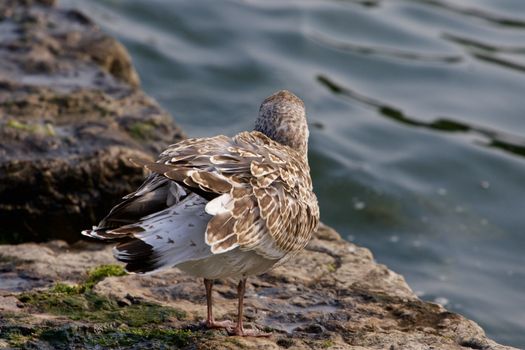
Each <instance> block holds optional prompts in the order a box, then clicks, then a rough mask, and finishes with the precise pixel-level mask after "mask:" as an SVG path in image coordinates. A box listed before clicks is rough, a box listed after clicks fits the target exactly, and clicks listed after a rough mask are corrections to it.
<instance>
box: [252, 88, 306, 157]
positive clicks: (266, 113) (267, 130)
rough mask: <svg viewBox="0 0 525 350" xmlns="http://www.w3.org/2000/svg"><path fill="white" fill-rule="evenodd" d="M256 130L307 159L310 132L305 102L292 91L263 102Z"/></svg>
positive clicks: (282, 91)
mask: <svg viewBox="0 0 525 350" xmlns="http://www.w3.org/2000/svg"><path fill="white" fill-rule="evenodd" d="M255 130H256V131H259V132H262V133H263V134H265V135H266V136H268V137H269V138H271V139H272V140H274V141H277V142H279V143H281V144H283V145H286V146H289V147H291V148H293V149H295V150H296V151H298V152H300V153H301V154H303V155H304V156H305V157H306V155H307V153H308V136H309V131H308V124H307V123H306V111H305V108H304V102H303V101H302V100H301V99H300V98H299V97H297V96H295V95H294V94H292V93H291V92H290V91H287V90H281V91H278V92H276V93H274V94H273V95H271V96H269V97H267V98H266V99H265V100H264V101H263V103H262V104H261V107H260V109H259V117H258V118H257V121H256V122H255Z"/></svg>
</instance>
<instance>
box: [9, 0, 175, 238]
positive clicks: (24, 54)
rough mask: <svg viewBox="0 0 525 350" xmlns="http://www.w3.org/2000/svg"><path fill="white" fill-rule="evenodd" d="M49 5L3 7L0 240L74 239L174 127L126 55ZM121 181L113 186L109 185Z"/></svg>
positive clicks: (137, 174) (86, 23)
mask: <svg viewBox="0 0 525 350" xmlns="http://www.w3.org/2000/svg"><path fill="white" fill-rule="evenodd" d="M53 3H54V1H50V0H40V1H30V0H27V1H22V0H18V1H14V0H2V1H0V225H1V227H2V229H1V230H0V241H4V242H13V241H20V240H44V239H47V238H62V239H66V240H68V241H74V240H76V239H78V232H79V230H80V229H82V228H86V227H89V226H90V225H91V224H92V223H93V222H95V221H96V219H100V218H101V216H102V215H104V214H105V213H107V211H108V209H109V208H111V206H112V205H113V204H114V203H115V201H116V200H118V198H120V197H121V196H122V195H124V194H126V193H129V192H130V191H131V190H133V189H134V188H135V187H136V186H137V185H138V184H139V183H140V182H141V181H142V179H143V172H142V170H141V169H138V168H136V167H134V166H132V165H131V164H130V163H129V162H128V159H129V157H131V156H141V157H147V156H151V155H156V154H158V153H159V152H160V151H161V150H162V149H163V148H164V147H166V146H167V145H168V144H171V143H174V142H176V141H178V140H180V139H181V136H182V133H181V131H180V129H178V128H177V127H175V126H174V124H173V122H172V120H171V117H170V116H169V115H168V114H167V113H166V112H165V111H163V110H162V109H161V108H160V107H159V105H158V104H157V103H156V102H155V101H154V100H153V99H151V98H149V97H148V96H146V95H145V94H144V93H143V92H142V91H141V90H139V89H138V86H139V78H138V75H137V73H136V71H135V69H134V68H133V66H132V63H131V59H130V57H129V55H128V53H127V51H126V49H125V48H124V47H123V46H122V45H121V44H120V43H119V42H117V41H116V40H115V39H113V38H111V37H109V36H107V35H105V34H104V33H102V32H101V30H100V29H99V28H98V27H97V26H96V25H95V24H93V23H92V22H91V20H90V19H89V18H87V17H86V16H84V15H83V14H81V13H79V12H77V11H74V10H65V9H60V8H56V7H55V6H54V4H53ZM115 178H118V179H119V181H114V179H115Z"/></svg>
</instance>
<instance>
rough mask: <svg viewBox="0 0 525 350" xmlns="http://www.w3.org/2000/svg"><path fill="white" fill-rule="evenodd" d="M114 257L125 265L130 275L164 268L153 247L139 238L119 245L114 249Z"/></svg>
mask: <svg viewBox="0 0 525 350" xmlns="http://www.w3.org/2000/svg"><path fill="white" fill-rule="evenodd" d="M113 256H114V257H115V259H117V260H118V261H121V262H123V263H125V264H126V266H125V269H126V271H127V272H130V273H148V272H153V271H155V270H158V269H160V268H161V267H162V266H161V265H160V264H159V257H160V256H159V255H158V254H157V253H156V252H155V250H154V249H153V247H152V246H151V245H149V244H147V243H145V242H144V241H142V240H140V239H137V238H131V239H128V240H127V241H125V242H121V243H119V244H117V245H116V246H115V248H113Z"/></svg>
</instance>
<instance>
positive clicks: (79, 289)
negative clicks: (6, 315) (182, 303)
mask: <svg viewBox="0 0 525 350" xmlns="http://www.w3.org/2000/svg"><path fill="white" fill-rule="evenodd" d="M125 274H126V272H125V271H124V269H123V268H122V267H121V266H118V265H103V266H100V267H97V268H95V269H93V270H91V271H89V272H88V277H87V279H86V280H85V281H84V282H83V283H81V284H78V285H67V284H63V283H57V284H56V285H55V286H54V287H52V288H50V289H47V290H43V291H31V292H26V293H22V294H20V295H19V296H18V299H19V300H20V301H21V302H23V303H25V304H29V305H31V306H32V307H34V308H36V309H37V310H39V311H40V312H45V313H50V314H53V315H60V316H66V317H68V318H70V319H72V320H84V321H92V322H96V323H104V322H116V323H119V324H124V325H127V326H131V327H140V326H143V325H147V324H158V323H163V322H166V321H167V320H168V319H169V318H171V317H175V318H177V319H182V318H184V317H186V315H185V313H184V312H182V311H179V310H176V309H174V308H169V307H165V306H161V305H158V304H154V303H150V302H140V301H139V302H137V301H134V302H133V303H131V305H125V306H121V305H120V304H119V302H118V301H117V300H116V299H114V298H109V297H105V296H100V295H98V294H96V293H94V292H93V291H92V289H93V287H94V286H95V284H97V283H98V282H100V281H102V280H103V279H104V278H106V277H109V276H122V275H125Z"/></svg>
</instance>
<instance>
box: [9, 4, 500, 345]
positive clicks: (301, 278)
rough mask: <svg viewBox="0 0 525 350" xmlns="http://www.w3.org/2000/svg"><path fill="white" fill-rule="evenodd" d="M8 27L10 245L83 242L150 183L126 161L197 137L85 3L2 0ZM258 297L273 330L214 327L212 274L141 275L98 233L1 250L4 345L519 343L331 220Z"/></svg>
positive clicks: (228, 297)
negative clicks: (209, 296) (73, 6)
mask: <svg viewBox="0 0 525 350" xmlns="http://www.w3.org/2000/svg"><path fill="white" fill-rule="evenodd" d="M0 39H1V40H0V140H1V142H0V223H1V225H2V230H1V235H0V241H4V242H5V241H7V242H13V241H20V240H46V239H49V238H62V239H66V240H68V241H69V242H74V241H76V240H77V239H78V232H79V230H80V229H81V228H85V227H89V225H91V224H92V223H94V222H96V219H99V218H100V217H101V216H102V215H103V214H104V213H106V212H107V211H108V209H109V208H110V207H111V206H112V204H113V203H114V202H115V201H116V200H118V198H119V197H120V196H122V195H123V194H125V193H127V192H129V191H131V190H132V189H133V188H134V187H135V186H136V185H137V184H138V183H140V182H141V181H142V177H143V173H142V170H140V169H137V168H135V167H133V166H131V165H130V164H129V163H128V161H127V159H128V158H129V157H130V156H147V155H154V154H156V153H158V152H159V151H160V150H161V149H162V148H163V147H165V146H166V145H167V144H168V143H172V142H175V141H177V140H178V139H180V138H181V137H182V133H181V131H180V130H179V129H178V128H177V127H175V126H174V125H173V123H172V121H171V118H170V116H169V115H167V113H166V112H164V111H163V110H162V109H161V108H160V107H159V106H158V104H157V103H156V102H155V101H154V100H152V99H151V98H149V97H147V96H146V95H145V94H144V93H143V92H142V91H141V90H139V89H138V86H139V79H138V76H137V73H136V72H135V70H134V68H133V66H132V64H131V60H130V58H129V55H128V54H127V52H126V50H125V49H124V48H123V46H122V45H121V44H119V43H118V42H117V41H115V40H114V39H112V38H110V37H108V36H107V35H105V34H103V33H102V32H101V31H100V29H99V28H98V27H97V26H96V25H95V24H93V23H92V22H91V20H90V19H89V18H87V17H86V16H84V15H83V14H81V13H79V12H77V11H74V10H65V9H59V8H56V7H55V6H54V1H52V0H18V1H17V0H3V1H0ZM115 179H118V181H115ZM235 285H236V281H230V280H227V281H218V283H217V285H216V287H215V291H216V292H215V293H216V296H215V313H216V316H217V317H224V318H229V319H234V318H235V308H236V295H235V290H236V288H235ZM245 304H246V312H245V314H246V318H247V319H248V320H249V321H250V322H251V323H252V324H254V325H257V327H262V328H265V329H267V330H269V331H271V332H272V336H271V337H269V338H239V337H230V336H227V335H226V334H225V333H224V332H223V331H209V330H206V329H205V328H203V327H202V326H201V324H200V322H201V320H202V319H203V318H204V316H205V298H204V288H203V285H202V281H201V280H198V279H195V278H192V277H190V276H187V275H185V274H183V273H181V272H180V271H178V270H177V269H173V270H171V271H166V272H163V273H159V274H157V275H151V276H143V275H126V274H125V272H124V270H123V269H122V267H121V266H119V265H115V264H114V260H113V258H112V255H111V249H110V247H108V246H103V245H97V244H94V243H87V242H76V243H66V242H65V241H63V240H55V241H51V242H48V243H25V244H19V245H1V246H0V348H17V349H18V348H21V349H146V348H147V349H171V348H184V349H248V348H254V349H259V348H261V349H281V348H283V349H390V350H395V349H510V348H508V347H504V346H501V345H498V344H496V343H495V342H493V341H492V340H490V339H487V337H486V336H485V335H484V332H483V330H482V329H481V328H480V327H479V326H478V325H476V324H475V323H474V322H472V321H469V320H467V319H465V318H464V317H462V316H460V315H457V314H455V313H452V312H448V311H447V310H445V309H444V308H443V307H441V306H439V305H436V304H431V303H427V302H423V301H421V300H419V299H418V298H417V297H416V296H415V295H414V293H413V292H412V291H411V290H410V288H409V287H408V286H407V284H406V283H405V281H404V280H403V278H402V277H401V276H399V275H397V274H396V273H394V272H392V271H390V270H388V269H387V268H386V267H385V266H383V265H379V264H376V263H375V262H374V260H373V258H372V255H371V253H370V252H369V251H368V250H367V249H365V248H360V247H357V246H355V245H354V244H352V243H349V242H346V241H344V240H342V239H341V237H340V236H339V235H338V234H337V233H336V232H334V231H333V230H332V229H330V228H328V227H325V226H323V227H321V228H320V230H319V231H318V232H317V233H316V234H315V238H314V239H313V240H312V242H311V243H310V244H309V245H308V247H307V249H306V250H305V251H304V252H302V253H301V254H299V255H298V256H297V257H295V258H294V259H293V260H292V261H290V262H289V263H287V264H286V265H285V266H282V267H279V268H277V269H275V270H273V271H271V272H270V273H267V274H264V275H262V276H259V277H253V278H250V279H249V282H248V285H247V294H246V301H245Z"/></svg>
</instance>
